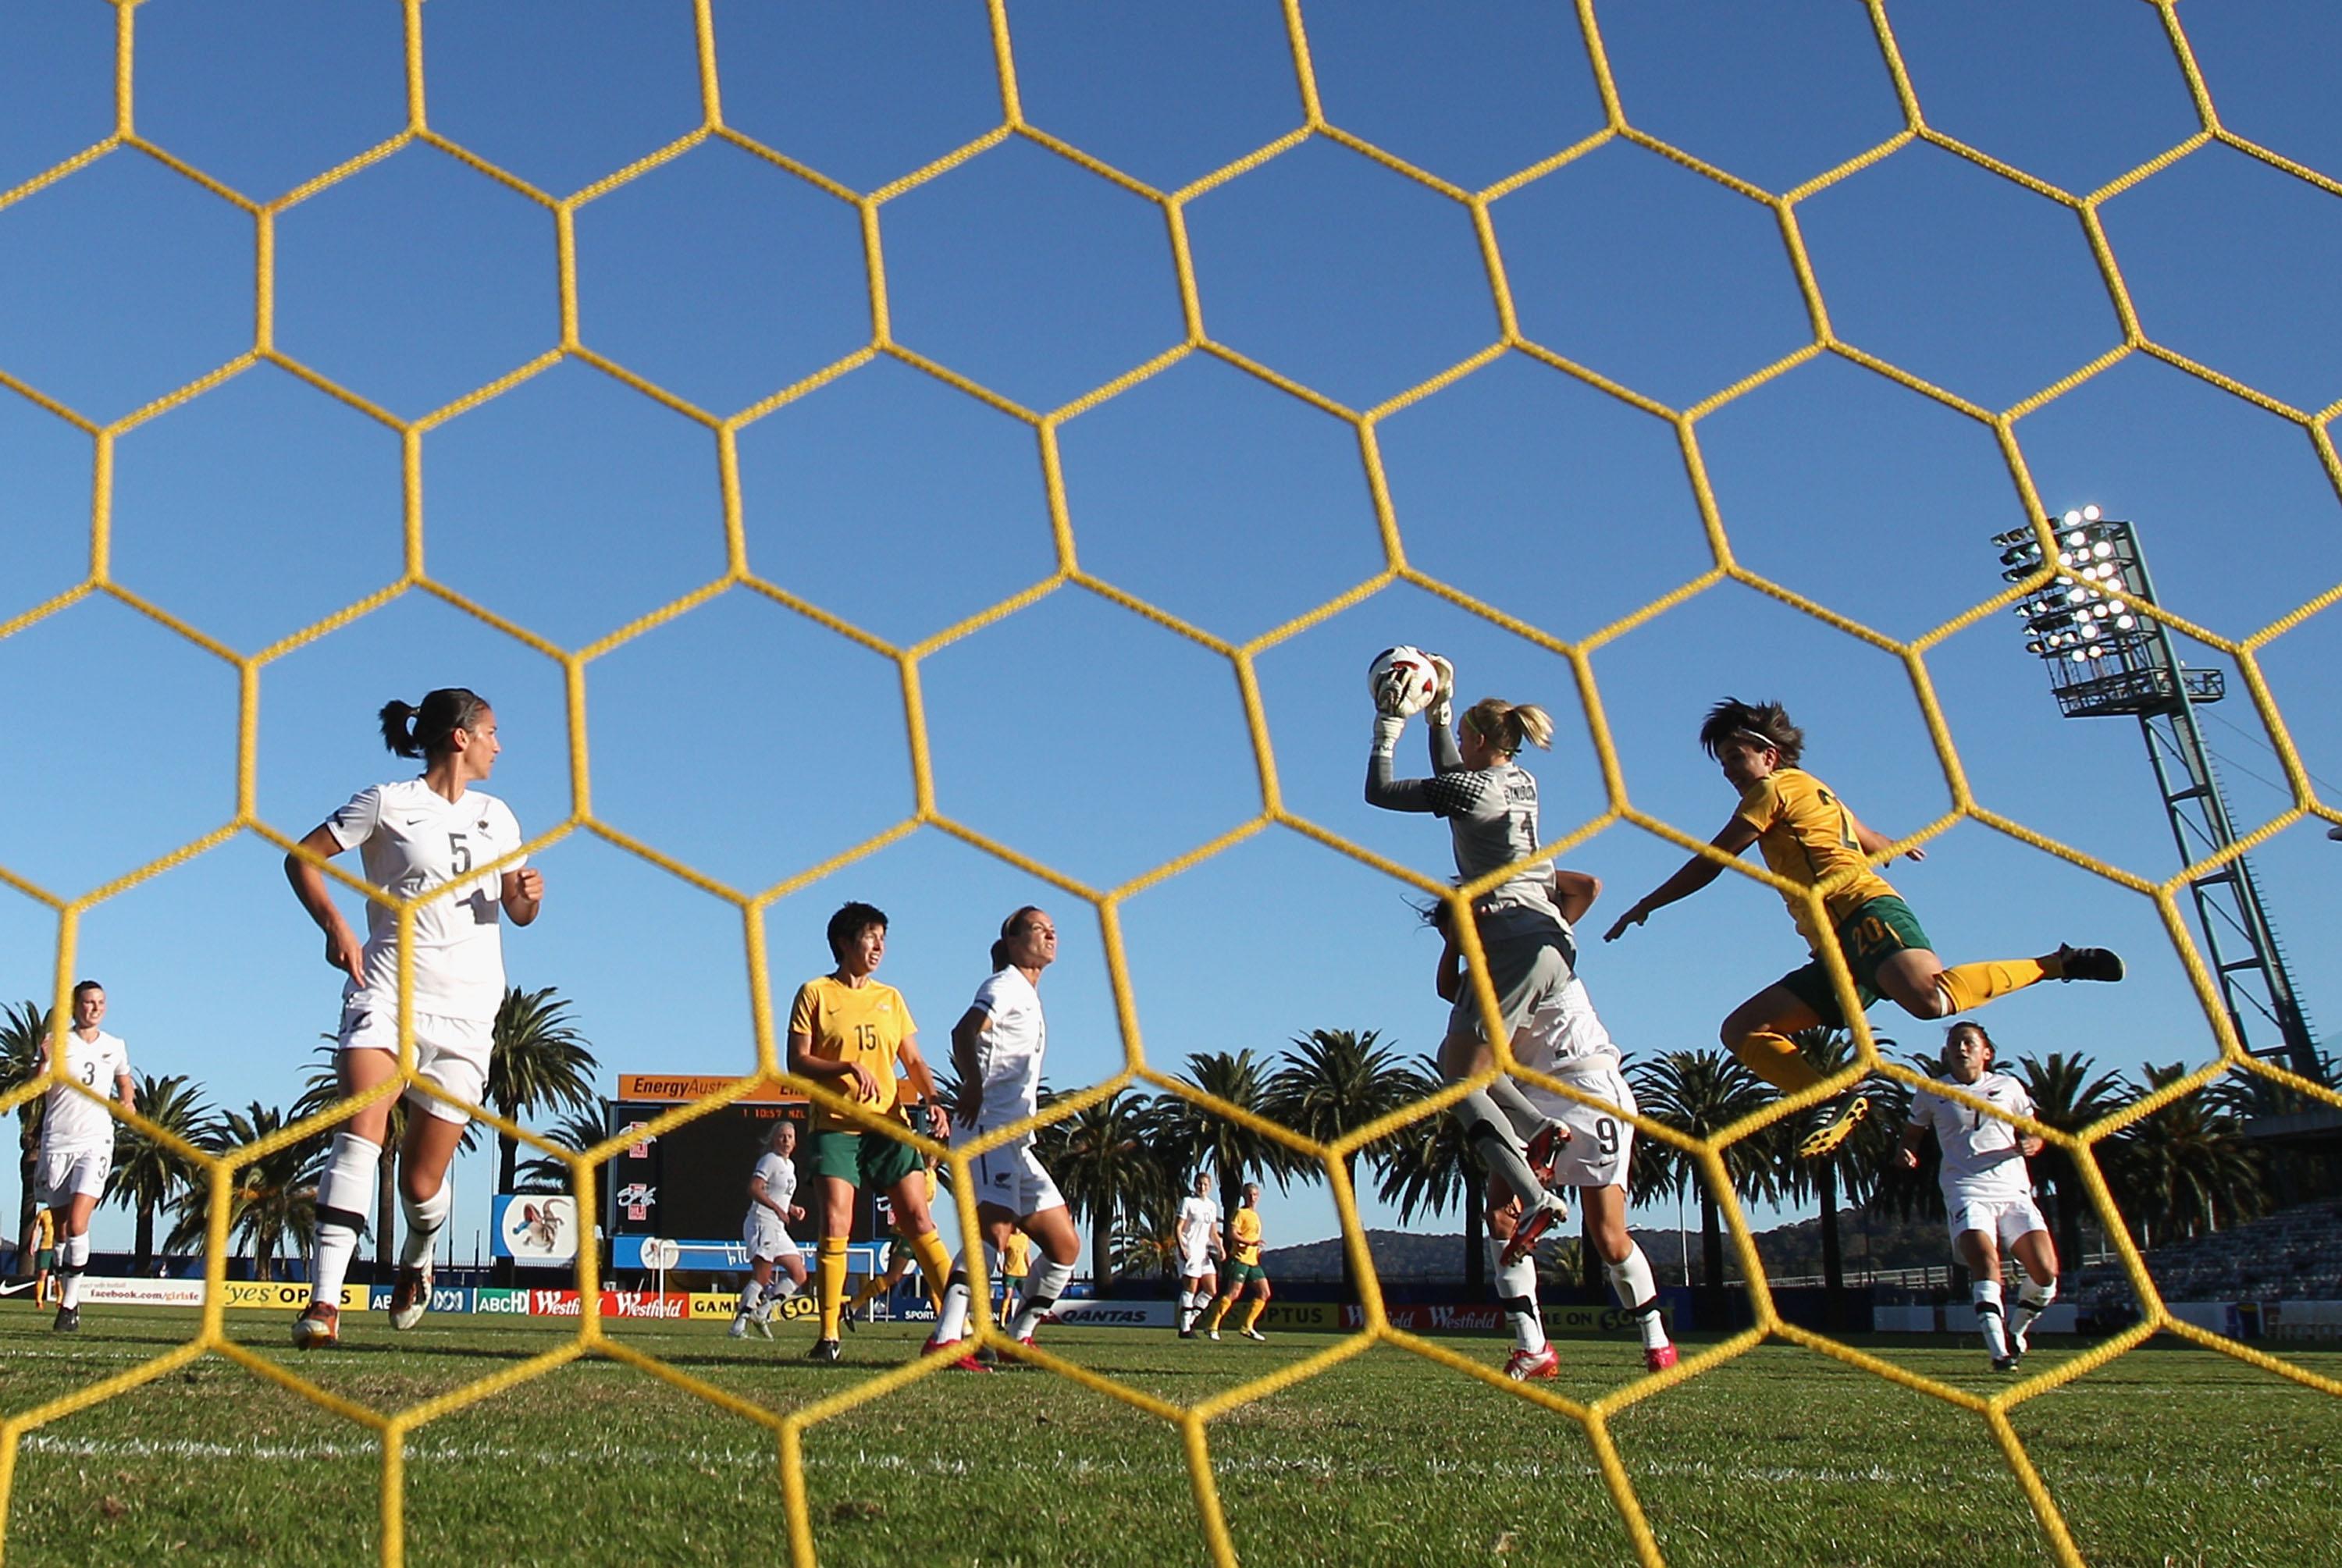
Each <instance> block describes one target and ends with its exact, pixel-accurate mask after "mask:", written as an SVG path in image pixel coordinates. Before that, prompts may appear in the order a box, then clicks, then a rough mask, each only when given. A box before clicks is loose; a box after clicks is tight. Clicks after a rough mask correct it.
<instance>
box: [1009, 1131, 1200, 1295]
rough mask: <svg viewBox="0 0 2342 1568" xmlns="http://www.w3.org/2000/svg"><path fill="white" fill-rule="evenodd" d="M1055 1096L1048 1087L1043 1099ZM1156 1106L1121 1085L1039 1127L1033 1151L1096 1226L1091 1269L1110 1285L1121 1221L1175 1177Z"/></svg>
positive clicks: (1070, 1203) (1079, 1213) (1102, 1287)
mask: <svg viewBox="0 0 2342 1568" xmlns="http://www.w3.org/2000/svg"><path fill="white" fill-rule="evenodd" d="M1055 1098H1056V1096H1055V1095H1054V1094H1050V1093H1049V1092H1048V1091H1047V1090H1046V1089H1044V1090H1043V1091H1042V1092H1041V1104H1043V1105H1046V1104H1049V1103H1050V1102H1051V1101H1052V1100H1054V1099H1055ZM1152 1122H1153V1117H1152V1115H1151V1107H1150V1106H1149V1104H1148V1103H1147V1101H1146V1099H1145V1097H1143V1096H1141V1095H1136V1094H1131V1093H1130V1092H1129V1091H1128V1090H1123V1089H1118V1090H1116V1091H1115V1093H1113V1094H1110V1095H1108V1096H1106V1098H1105V1099H1103V1100H1099V1101H1096V1102H1094V1103H1093V1104H1088V1105H1085V1106H1084V1107H1082V1109H1080V1110H1078V1111H1076V1112H1075V1113H1074V1114H1072V1115H1070V1116H1067V1117H1065V1118H1064V1119H1062V1120H1060V1121H1056V1122H1052V1123H1050V1124H1047V1125H1046V1126H1044V1127H1042V1128H1040V1129H1039V1130H1038V1131H1037V1132H1036V1134H1034V1150H1033V1152H1034V1153H1035V1154H1037V1155H1038V1156H1039V1157H1040V1160H1041V1164H1042V1166H1043V1168H1044V1169H1046V1171H1047V1172H1048V1173H1049V1174H1051V1175H1052V1176H1054V1177H1056V1182H1057V1190H1058V1191H1059V1192H1061V1193H1064V1194H1065V1199H1066V1207H1067V1208H1068V1209H1070V1210H1071V1211H1072V1212H1073V1214H1074V1217H1075V1218H1076V1220H1079V1219H1084V1218H1086V1219H1087V1220H1088V1221H1089V1227H1090V1273H1091V1276H1092V1277H1093V1278H1094V1279H1095V1280H1096V1282H1097V1288H1098V1290H1099V1292H1100V1293H1104V1292H1105V1291H1106V1289H1107V1287H1108V1286H1110V1285H1111V1284H1112V1283H1113V1282H1114V1267H1115V1257H1114V1233H1115V1225H1116V1222H1117V1221H1118V1220H1120V1219H1122V1218H1123V1217H1124V1216H1125V1215H1126V1214H1130V1213H1137V1212H1138V1210H1139V1208H1140V1206H1141V1203H1142V1202H1143V1201H1144V1199H1145V1197H1146V1194H1147V1193H1148V1191H1149V1189H1150V1188H1151V1187H1156V1186H1162V1185H1166V1184H1168V1183H1170V1182H1172V1181H1174V1180H1176V1176H1175V1175H1173V1174H1171V1173H1170V1172H1169V1171H1168V1169H1167V1167H1166V1165H1165V1164H1164V1161H1163V1159H1162V1157H1161V1155H1160V1154H1158V1153H1157V1149H1156V1145H1157V1140H1156V1138H1155V1137H1154V1136H1153V1134H1154V1128H1153V1126H1152Z"/></svg>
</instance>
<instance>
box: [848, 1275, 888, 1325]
mask: <svg viewBox="0 0 2342 1568" xmlns="http://www.w3.org/2000/svg"><path fill="white" fill-rule="evenodd" d="M841 1288H843V1287H841ZM884 1289H886V1280H885V1278H884V1277H883V1276H881V1275H878V1274H873V1275H871V1276H870V1277H869V1278H868V1279H866V1280H864V1281H863V1282H862V1288H861V1289H859V1290H857V1291H856V1292H855V1293H854V1294H853V1295H851V1296H849V1297H848V1298H846V1316H847V1317H852V1316H853V1315H854V1314H855V1313H858V1312H860V1311H861V1310H862V1309H863V1308H864V1307H866V1306H868V1305H869V1304H870V1303H872V1302H875V1301H876V1300H877V1299H878V1293H879V1292H880V1291H882V1290H884Z"/></svg>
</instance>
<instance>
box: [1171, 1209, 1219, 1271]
mask: <svg viewBox="0 0 2342 1568" xmlns="http://www.w3.org/2000/svg"><path fill="white" fill-rule="evenodd" d="M1219 1228H1220V1205H1219V1203H1218V1202H1217V1201H1216V1200H1215V1199H1212V1198H1197V1197H1186V1198H1182V1199H1180V1200H1179V1225H1178V1231H1177V1234H1178V1237H1179V1255H1180V1256H1181V1257H1183V1258H1200V1257H1209V1256H1210V1255H1211V1251H1212V1233H1213V1232H1215V1231H1216V1230H1218V1229H1219Z"/></svg>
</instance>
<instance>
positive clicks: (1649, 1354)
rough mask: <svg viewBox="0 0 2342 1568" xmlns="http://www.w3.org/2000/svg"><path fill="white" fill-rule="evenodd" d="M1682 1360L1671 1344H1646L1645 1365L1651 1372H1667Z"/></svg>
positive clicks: (1644, 1351) (1644, 1348)
mask: <svg viewBox="0 0 2342 1568" xmlns="http://www.w3.org/2000/svg"><path fill="white" fill-rule="evenodd" d="M1679 1359H1680V1358H1679V1357H1678V1356H1676V1347H1675V1346H1673V1345H1671V1344H1646V1345H1645V1346H1644V1347H1643V1365H1644V1367H1645V1369H1646V1370H1647V1371H1650V1372H1665V1371H1666V1370H1667V1368H1669V1367H1671V1366H1673V1365H1675V1363H1676V1361H1677V1360H1679Z"/></svg>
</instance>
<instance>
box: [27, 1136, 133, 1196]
mask: <svg viewBox="0 0 2342 1568" xmlns="http://www.w3.org/2000/svg"><path fill="white" fill-rule="evenodd" d="M113 1169H114V1151H113V1150H112V1149H108V1148H95V1149H59V1150H56V1151H55V1153H51V1152H50V1151H49V1150H46V1149H44V1150H42V1151H41V1163H40V1166H39V1168H38V1169H36V1170H35V1172H34V1173H33V1192H34V1195H35V1198H36V1199H37V1200H38V1201H39V1203H40V1205H41V1207H43V1208H45V1209H62V1208H64V1207H65V1204H66V1203H68V1202H70V1201H71V1200H72V1199H73V1198H75V1197H76V1196H85V1197H92V1198H95V1197H102V1196H104V1195H105V1176H106V1173H107V1172H109V1171H111V1170H113Z"/></svg>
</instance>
